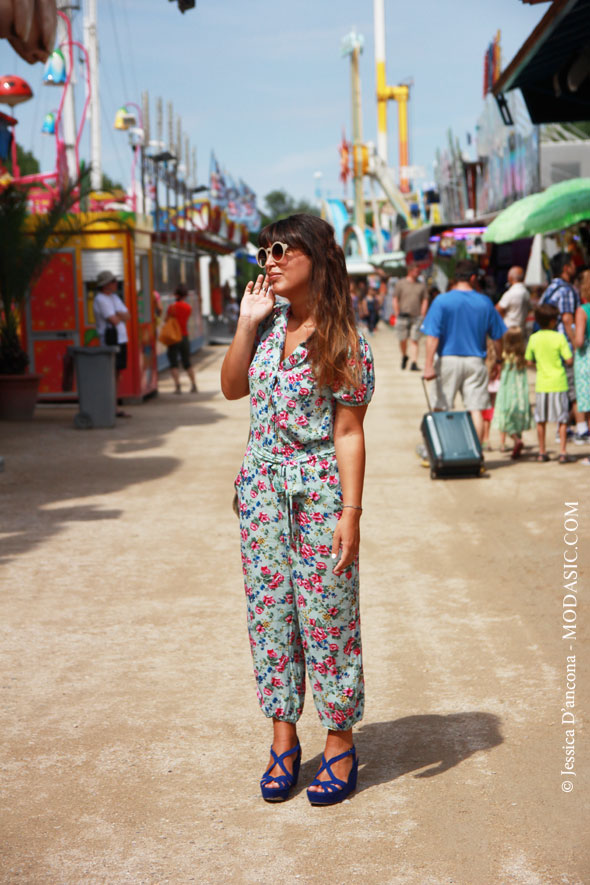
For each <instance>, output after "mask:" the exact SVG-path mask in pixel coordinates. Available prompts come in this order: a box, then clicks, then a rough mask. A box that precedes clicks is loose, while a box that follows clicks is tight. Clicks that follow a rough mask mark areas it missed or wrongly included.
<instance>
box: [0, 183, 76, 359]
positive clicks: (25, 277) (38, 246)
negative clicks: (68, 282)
mask: <svg viewBox="0 0 590 885" xmlns="http://www.w3.org/2000/svg"><path fill="white" fill-rule="evenodd" d="M86 189H87V178H86V177H83V178H79V179H78V180H77V181H74V182H71V183H70V184H68V185H67V186H66V187H65V188H64V189H63V190H62V191H60V192H59V194H57V195H56V197H55V199H54V201H53V203H52V204H51V206H50V207H49V208H48V210H47V211H46V212H45V213H44V214H42V215H33V216H32V217H29V211H28V199H29V196H28V195H29V190H30V185H28V186H26V187H20V186H17V185H14V184H9V185H8V186H7V187H5V188H4V189H3V190H1V191H0V374H2V375H20V374H24V373H25V371H26V368H27V365H28V362H29V358H28V356H27V354H26V353H25V351H24V350H23V348H22V346H21V340H20V334H19V326H20V321H21V317H22V310H23V308H24V306H25V303H26V300H27V298H28V296H29V294H30V290H31V287H32V285H33V284H34V283H35V281H36V280H37V279H38V278H39V276H40V275H41V273H42V271H43V269H44V268H45V266H46V265H47V263H48V261H49V260H50V258H51V256H52V255H53V254H54V253H55V252H56V251H58V250H59V249H61V248H63V246H64V245H65V243H67V241H68V240H69V239H70V237H71V236H72V235H74V234H79V233H80V232H81V231H82V230H83V229H84V222H83V221H82V219H81V218H80V216H78V215H75V214H72V209H73V207H74V206H75V204H76V203H78V202H79V200H80V196H81V194H82V193H84V191H85V190H86Z"/></svg>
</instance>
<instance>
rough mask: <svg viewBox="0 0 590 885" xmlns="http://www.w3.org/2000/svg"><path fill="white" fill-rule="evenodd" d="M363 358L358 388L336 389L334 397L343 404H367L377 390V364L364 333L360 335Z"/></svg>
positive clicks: (361, 357) (361, 355) (361, 356)
mask: <svg viewBox="0 0 590 885" xmlns="http://www.w3.org/2000/svg"><path fill="white" fill-rule="evenodd" d="M359 349H360V359H361V383H360V385H359V386H358V387H357V388H341V389H340V390H335V391H334V394H333V395H334V399H335V400H336V402H338V403H340V404H341V405H343V406H367V405H368V404H369V403H370V402H371V399H372V398H373V393H374V391H375V366H374V363H373V354H372V352H371V348H370V347H369V343H368V341H366V340H365V339H364V338H363V336H362V335H359Z"/></svg>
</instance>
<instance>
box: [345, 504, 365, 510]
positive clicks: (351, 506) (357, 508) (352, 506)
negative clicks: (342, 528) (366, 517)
mask: <svg viewBox="0 0 590 885" xmlns="http://www.w3.org/2000/svg"><path fill="white" fill-rule="evenodd" d="M345 507H350V509H351V510H362V509H363V508H362V507H357V505H356V504H343V505H342V509H343V510H344V508H345Z"/></svg>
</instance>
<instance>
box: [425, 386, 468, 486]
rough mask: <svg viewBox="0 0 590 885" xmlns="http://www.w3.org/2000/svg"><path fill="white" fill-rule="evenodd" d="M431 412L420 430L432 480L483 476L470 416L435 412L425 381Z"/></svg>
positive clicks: (429, 410)
mask: <svg viewBox="0 0 590 885" xmlns="http://www.w3.org/2000/svg"><path fill="white" fill-rule="evenodd" d="M422 384H423V386H424V394H425V396H426V402H427V404H428V412H427V413H426V414H425V415H424V417H423V418H422V423H421V425H420V430H421V431H422V436H423V437H424V444H425V445H426V451H427V452H428V460H429V461H430V476H431V478H432V479H436V478H437V477H438V476H480V474H481V472H482V466H483V454H482V451H481V445H480V442H479V438H478V436H477V433H476V431H475V425H474V424H473V419H472V418H471V415H470V413H469V412H433V411H432V409H431V407H430V399H429V397H428V390H427V389H426V382H425V380H424V378H423V379H422Z"/></svg>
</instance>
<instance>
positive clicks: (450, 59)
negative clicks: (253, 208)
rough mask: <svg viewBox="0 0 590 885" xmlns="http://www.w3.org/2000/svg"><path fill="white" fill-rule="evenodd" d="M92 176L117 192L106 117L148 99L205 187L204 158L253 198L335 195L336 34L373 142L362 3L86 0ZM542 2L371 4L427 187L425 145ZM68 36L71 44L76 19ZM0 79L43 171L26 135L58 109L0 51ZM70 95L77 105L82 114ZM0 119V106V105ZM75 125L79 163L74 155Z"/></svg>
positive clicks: (464, 118) (117, 168) (521, 35)
mask: <svg viewBox="0 0 590 885" xmlns="http://www.w3.org/2000/svg"><path fill="white" fill-rule="evenodd" d="M97 5H98V15H99V20H98V31H99V41H100V60H101V64H100V83H101V89H100V91H101V104H102V108H103V119H102V132H103V141H102V150H103V168H104V170H105V171H106V172H108V173H109V175H111V177H113V178H115V179H117V180H120V181H122V182H123V183H124V184H127V183H128V180H129V175H130V168H131V154H130V151H129V148H128V146H127V140H126V135H125V134H124V133H119V132H115V131H114V130H113V128H112V125H113V119H114V114H115V111H116V109H117V107H118V106H119V105H121V104H123V103H124V102H125V101H127V100H131V101H136V102H137V103H139V102H140V95H141V91H142V90H144V89H147V90H148V91H149V93H150V98H151V115H152V125H153V121H154V117H155V99H156V96H158V95H159V96H161V97H162V98H163V99H164V103H166V102H167V101H169V100H172V101H173V103H174V109H175V113H178V114H180V115H181V117H182V120H183V129H184V130H185V131H186V132H187V134H188V135H189V137H190V140H191V144H192V145H193V146H195V147H196V148H197V156H198V160H197V162H198V174H199V181H200V182H204V181H206V179H207V175H208V168H209V154H210V151H211V149H214V150H215V153H216V155H217V157H218V159H219V162H220V164H221V165H222V166H224V167H225V168H227V170H228V171H229V172H230V173H231V174H232V175H233V176H234V177H241V178H243V179H244V180H245V181H246V182H248V184H249V185H250V186H251V187H252V188H253V189H254V190H255V191H256V192H257V194H258V195H259V202H262V199H261V198H262V197H263V196H264V194H266V193H268V192H269V191H270V190H273V189H275V188H284V189H285V190H287V191H288V192H289V193H291V194H293V195H294V196H295V197H297V198H300V197H305V198H307V199H313V196H314V192H315V187H316V182H315V180H314V177H313V176H314V172H316V171H320V172H321V173H322V179H321V182H322V188H323V192H324V194H325V195H328V196H333V197H336V196H340V195H341V194H342V187H341V184H340V182H339V180H338V174H339V168H338V164H339V157H338V153H337V146H338V144H339V142H340V138H341V133H342V128H343V126H344V127H345V129H346V133H347V136H348V137H349V138H350V133H351V123H350V118H351V110H350V75H349V61H348V59H347V58H343V57H341V53H340V44H341V40H342V38H343V37H344V36H345V35H346V34H347V33H348V32H349V31H350V30H351V28H352V27H353V26H354V27H356V28H357V30H358V31H359V32H360V33H361V34H363V35H364V38H365V49H364V53H363V55H362V57H361V78H362V102H363V128H364V132H363V134H364V138H365V140H372V141H375V140H376V103H375V100H374V90H375V72H374V52H373V3H372V2H371V0H356V2H353V0H292V2H291V3H287V2H281V0H274V2H271V0H197V6H196V8H195V9H194V10H191V11H189V12H187V13H185V14H184V15H181V14H180V12H179V11H178V9H177V7H176V3H169V2H168V0H98V4H97ZM546 9H547V5H546V4H542V5H539V6H529V5H527V4H524V3H522V2H520V0H494V2H493V3H483V2H481V0H479V2H474V0H446V2H443V0H411V2H406V3H402V2H400V0H396V2H393V0H385V15H386V35H387V36H386V40H387V81H388V83H389V84H391V85H393V84H395V83H398V82H402V81H404V80H406V79H407V78H410V77H411V78H412V79H413V81H414V86H413V88H412V91H411V100H410V162H411V163H413V164H416V165H421V166H424V167H425V168H426V170H427V172H428V173H429V177H431V172H432V161H433V159H434V155H435V150H436V148H437V146H444V144H446V131H447V129H448V127H449V126H451V127H452V128H453V130H454V131H455V133H456V134H457V135H458V136H459V137H460V139H461V142H462V144H464V143H465V134H466V132H468V131H471V132H473V130H474V126H475V123H476V120H477V117H478V116H479V114H480V112H481V107H482V97H481V92H482V79H483V55H484V51H485V49H486V46H487V45H488V43H489V42H490V41H491V40H492V38H493V36H494V34H495V32H496V30H498V29H501V31H502V54H503V64H504V65H505V64H507V63H508V61H510V59H511V58H512V57H513V55H514V53H515V52H516V51H517V49H518V48H519V47H520V45H521V44H522V42H523V41H524V40H525V38H526V37H527V36H528V34H529V33H530V32H531V30H532V29H533V27H534V26H535V25H536V24H537V22H538V21H539V20H540V19H541V17H542V15H543V14H544V12H545V11H546ZM75 36H76V38H77V39H80V40H81V38H82V12H79V13H77V14H76V19H75ZM0 73H1V74H8V73H12V74H17V75H19V76H21V77H24V78H25V79H26V80H27V81H28V82H29V83H30V85H31V87H32V89H33V92H34V93H35V97H34V98H33V100H32V101H30V102H29V103H28V104H26V105H21V106H19V107H17V108H16V116H17V117H18V119H19V125H18V127H17V132H18V138H19V142H20V143H21V144H23V146H24V147H26V148H28V149H32V150H33V152H34V153H35V154H36V156H38V157H39V159H40V160H41V161H42V169H43V170H48V169H51V168H53V162H54V153H53V152H54V145H53V140H52V139H51V138H48V137H47V136H42V135H41V134H40V128H41V123H42V120H43V115H44V114H45V112H46V111H48V110H50V109H51V108H52V107H56V106H57V103H58V98H57V94H56V93H57V90H56V89H52V88H49V87H45V86H43V85H42V84H41V76H42V66H41V65H34V66H30V65H28V64H27V63H26V62H24V61H23V60H22V59H20V58H19V57H18V56H17V55H16V53H14V52H13V50H12V48H11V47H10V45H9V44H8V42H7V41H5V40H2V41H0ZM82 104H83V101H82V91H81V89H80V88H79V95H78V100H77V107H78V109H81V108H82ZM5 110H8V109H7V108H6V109H5ZM396 119H397V112H396V108H395V105H393V104H392V105H390V110H389V161H390V163H391V164H394V163H395V162H396V161H397V132H396ZM87 132H88V127H87V129H86V132H85V136H84V138H83V146H82V152H81V153H82V155H83V156H86V157H88V155H89V148H88V140H87Z"/></svg>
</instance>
